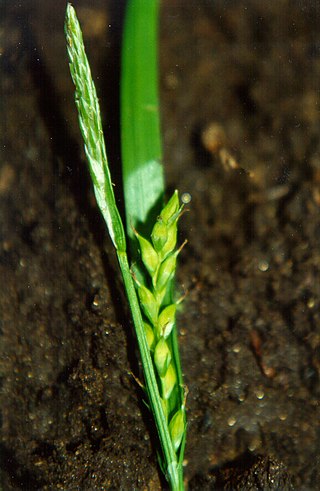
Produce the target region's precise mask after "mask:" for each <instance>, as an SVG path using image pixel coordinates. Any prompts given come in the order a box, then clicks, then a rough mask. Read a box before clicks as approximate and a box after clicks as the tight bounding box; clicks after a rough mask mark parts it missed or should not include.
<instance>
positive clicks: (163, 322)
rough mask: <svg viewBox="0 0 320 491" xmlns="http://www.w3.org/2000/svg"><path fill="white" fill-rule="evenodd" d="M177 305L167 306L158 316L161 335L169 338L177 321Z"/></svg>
mask: <svg viewBox="0 0 320 491" xmlns="http://www.w3.org/2000/svg"><path fill="white" fill-rule="evenodd" d="M176 310H177V306H176V304H175V303H172V304H171V305H168V306H167V307H165V308H164V309H163V310H162V312H161V314H160V315H159V318H158V332H159V335H160V336H163V337H164V339H167V337H168V336H170V334H171V331H172V328H173V326H174V323H175V317H176Z"/></svg>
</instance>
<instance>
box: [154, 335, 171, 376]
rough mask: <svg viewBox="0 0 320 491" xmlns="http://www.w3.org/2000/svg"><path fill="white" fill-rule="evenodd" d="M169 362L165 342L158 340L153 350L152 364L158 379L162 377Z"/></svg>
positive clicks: (161, 339) (162, 339)
mask: <svg viewBox="0 0 320 491" xmlns="http://www.w3.org/2000/svg"><path fill="white" fill-rule="evenodd" d="M170 362H171V353H170V350H169V347H168V345H167V342H166V341H165V340H164V338H160V341H158V343H157V345H156V347H155V350H154V363H155V365H156V367H157V370H158V373H159V375H160V377H164V376H165V374H166V372H167V370H168V367H169V365H170Z"/></svg>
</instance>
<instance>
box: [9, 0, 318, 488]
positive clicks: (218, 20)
mask: <svg viewBox="0 0 320 491" xmlns="http://www.w3.org/2000/svg"><path fill="white" fill-rule="evenodd" d="M74 5H75V7H76V8H77V11H78V15H79V18H80V20H81V22H82V25H83V30H84V36H85V40H86V46H87V52H88V55H89V59H90V62H91V65H92V70H93V73H94V78H95V79H96V82H97V86H98V91H99V94H100V101H101V105H102V112H103V113H104V115H105V116H104V118H105V122H104V123H105V131H106V135H107V141H108V149H109V154H110V156H111V160H112V163H113V167H114V175H115V180H116V182H118V177H117V176H118V174H119V171H118V169H117V164H118V163H119V158H118V154H119V150H118V148H119V141H118V127H117V123H116V121H117V110H118V102H117V97H118V94H117V91H118V64H119V47H120V35H121V28H120V27H121V21H122V15H123V8H124V2H123V1H116V0H109V1H102V0H97V1H91V2H90V1H85V0H81V1H80V0H79V1H74ZM64 10H65V2H64V1H61V0H55V1H53V0H46V1H45V2H40V1H39V2H37V1H32V0H25V1H24V2H18V1H16V0H14V1H3V2H1V26H0V34H1V59H0V62H1V72H0V75H1V105H2V107H1V115H2V116H1V122H0V124H1V131H0V135H1V136H0V139H1V170H0V234H1V235H0V278H1V280H0V328H1V356H0V372H1V400H0V405H1V413H2V416H1V467H2V470H1V475H2V488H3V490H5V491H7V490H8V491H9V490H19V489H28V490H29V489H30V490H34V489H41V490H42V489H43V490H56V489H64V490H102V489H108V490H109V489H110V490H117V489H123V490H132V489H136V490H147V489H149V490H158V489H160V488H161V487H165V484H164V483H163V482H160V480H159V479H160V478H159V473H158V469H157V464H156V459H155V448H154V447H155V441H156V440H155V437H154V435H153V430H152V422H151V421H150V417H149V414H148V411H147V410H146V408H145V407H144V405H143V403H141V392H140V389H139V387H138V386H137V385H136V383H135V382H134V380H133V378H132V376H131V374H130V372H133V373H135V374H136V375H137V376H138V375H139V365H138V363H137V361H136V360H137V353H136V348H135V343H134V336H133V335H132V331H131V326H130V323H129V321H128V310H127V306H126V302H125V298H124V296H123V293H122V290H121V281H120V279H119V273H118V270H117V266H116V263H115V258H114V254H113V251H112V247H111V246H110V242H109V240H108V238H107V236H106V232H105V228H104V225H103V222H102V219H101V217H100V215H99V212H98V210H97V208H96V205H95V202H94V199H93V193H92V190H91V185H90V181H89V178H88V172H87V168H86V164H85V162H84V156H83V151H82V145H81V139H80V134H79V130H78V127H77V120H76V113H75V108H74V104H73V88H72V84H71V81H70V77H69V73H68V66H67V60H66V51H65V41H64V35H63V20H64ZM160 23H161V28H160V60H161V73H160V79H161V80H160V85H161V112H162V126H163V143H164V166H165V172H166V175H167V182H168V188H169V190H172V189H174V188H176V187H177V188H178V189H179V190H180V191H181V192H189V193H190V194H191V195H192V202H191V204H190V206H189V209H190V211H189V212H188V213H187V214H185V215H184V217H183V219H182V220H181V237H180V238H181V241H182V240H183V239H184V238H187V239H188V242H189V243H188V246H187V247H185V249H184V250H183V253H182V255H181V260H180V264H179V271H178V283H179V285H180V288H181V291H182V292H183V291H188V292H189V293H188V296H187V298H186V300H185V302H184V304H183V307H182V309H181V312H180V314H179V320H178V323H179V330H180V341H181V356H182V362H183V369H184V374H185V381H186V384H187V386H188V388H189V397H188V419H189V426H188V442H187V449H186V462H185V463H186V480H187V482H188V485H189V489H190V490H202V489H204V490H205V489H208V490H209V489H244V490H245V489H252V490H255V489H270V490H273V489H282V490H284V489H292V488H291V484H290V482H292V486H293V487H294V489H298V490H317V489H319V487H320V469H319V465H320V460H319V455H320V453H319V450H320V442H319V436H320V435H319V433H320V432H319V394H320V384H319V370H320V318H319V305H320V281H319V277H320V271H319V270H320V213H319V211H320V210H319V208H320V112H319V96H320V94H319V87H320V7H319V3H318V2H316V1H315V0H312V1H307V0H306V1H298V0H297V1H293V0H292V1H289V0H271V1H269V2H261V1H259V0H251V1H231V0H190V1H182V0H163V1H162V7H161V21H160ZM212 123H217V124H219V125H220V126H221V127H222V128H223V130H224V132H225V134H226V139H227V142H226V146H227V149H228V151H229V152H230V154H231V155H233V156H234V158H235V159H236V160H237V162H238V163H239V166H240V168H238V169H235V170H230V169H229V170H228V169H225V168H224V167H223V166H222V164H221V161H220V158H219V156H218V155H217V154H216V155H211V154H209V153H208V152H207V151H206V150H205V148H204V146H203V144H202V135H203V130H204V129H205V128H206V127H207V126H208V125H209V124H212ZM242 168H243V169H245V171H246V172H245V171H244V170H242ZM249 173H250V175H249ZM117 190H118V192H119V186H118V187H117ZM120 198H121V193H119V199H120Z"/></svg>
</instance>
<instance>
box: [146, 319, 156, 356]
mask: <svg viewBox="0 0 320 491" xmlns="http://www.w3.org/2000/svg"><path fill="white" fill-rule="evenodd" d="M143 325H144V332H145V335H146V338H147V343H148V346H149V349H150V350H152V349H153V345H154V342H155V335H154V332H153V329H152V327H151V326H150V324H148V323H147V322H144V323H143Z"/></svg>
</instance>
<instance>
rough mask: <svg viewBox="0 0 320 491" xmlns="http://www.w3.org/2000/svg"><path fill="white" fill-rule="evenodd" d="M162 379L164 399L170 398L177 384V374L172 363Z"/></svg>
mask: <svg viewBox="0 0 320 491" xmlns="http://www.w3.org/2000/svg"><path fill="white" fill-rule="evenodd" d="M160 380H161V387H162V397H163V398H164V399H169V397H170V395H171V392H172V391H173V389H174V386H175V385H176V382H177V375H176V372H175V369H174V367H173V365H172V363H170V365H169V367H168V370H167V373H166V374H165V376H164V377H160Z"/></svg>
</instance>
